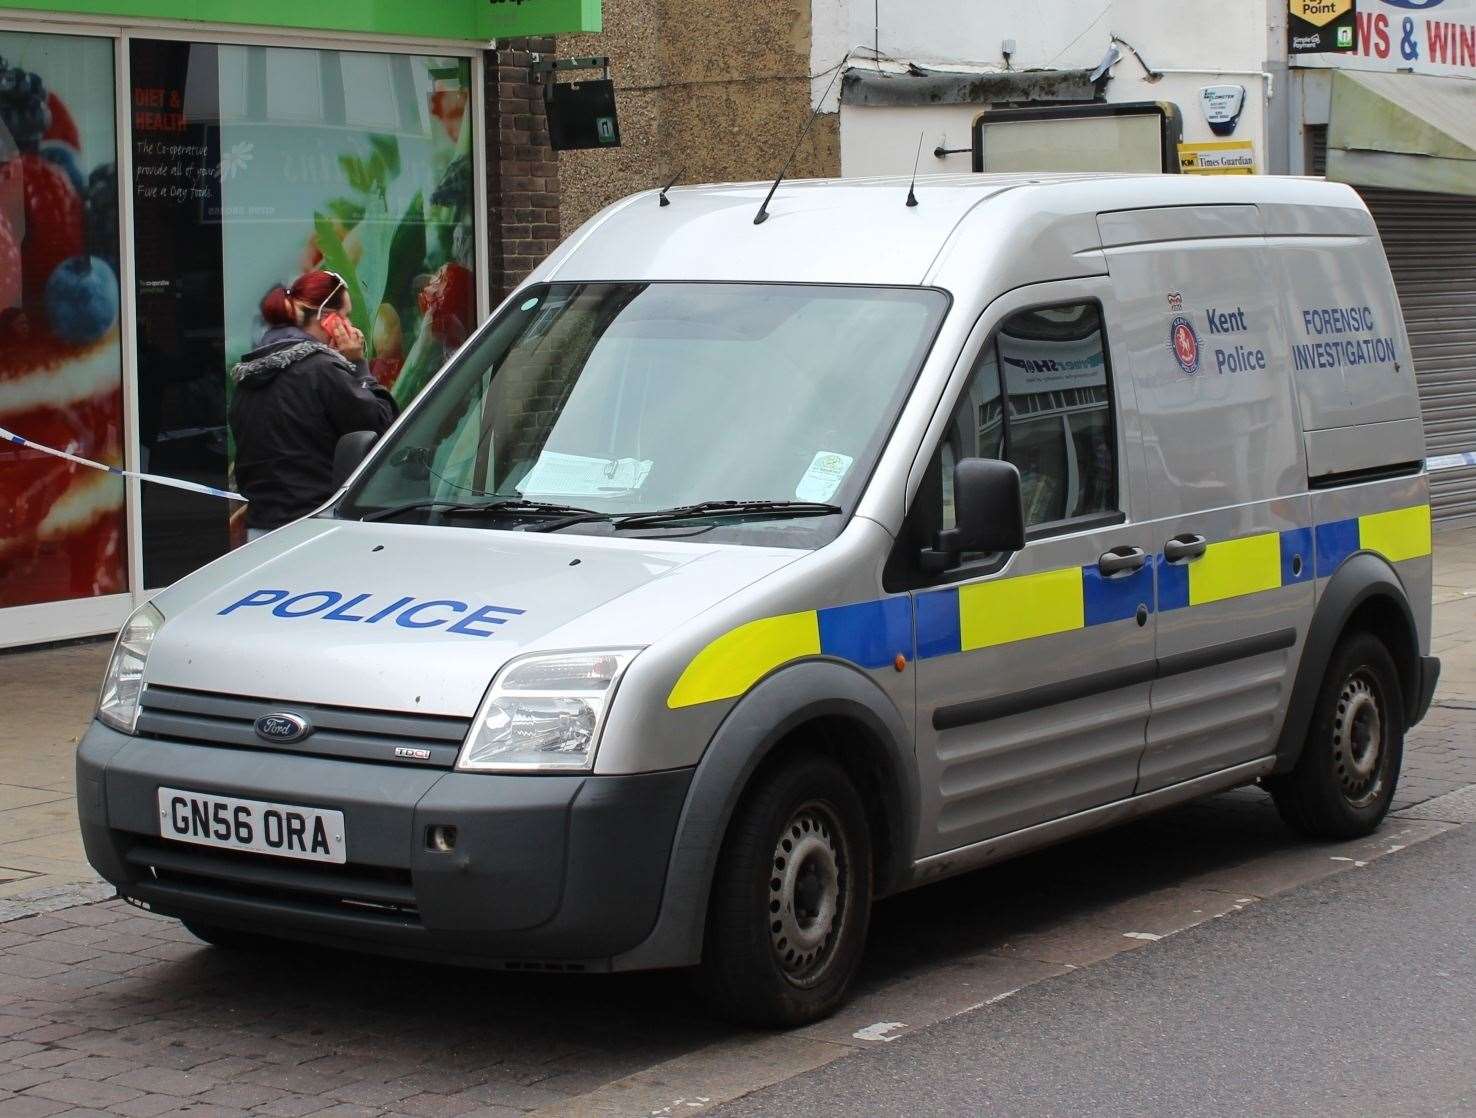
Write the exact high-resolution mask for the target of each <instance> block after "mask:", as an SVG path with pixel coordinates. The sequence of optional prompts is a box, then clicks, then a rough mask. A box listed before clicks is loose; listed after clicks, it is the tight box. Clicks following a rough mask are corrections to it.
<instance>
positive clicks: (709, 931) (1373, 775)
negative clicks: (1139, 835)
mask: <svg viewBox="0 0 1476 1118" xmlns="http://www.w3.org/2000/svg"><path fill="white" fill-rule="evenodd" d="M766 188H767V185H766V184H765V185H757V186H756V185H726V186H708V187H694V188H689V189H677V190H673V191H672V192H671V194H670V198H669V204H666V205H661V204H658V199H657V197H656V195H655V194H654V193H647V194H640V195H637V196H635V197H632V198H628V199H626V200H624V201H622V202H620V203H618V204H616V205H614V206H612V207H610V208H609V209H607V210H605V211H604V212H603V213H601V214H599V215H598V216H597V217H595V218H594V219H592V220H591V221H590V222H589V223H588V224H587V225H585V226H584V227H583V228H582V229H580V230H579V232H578V233H576V234H575V235H574V236H573V237H571V238H570V239H569V241H568V242H567V243H566V244H565V245H563V246H562V247H561V248H560V249H559V250H558V251H557V252H556V253H555V254H554V255H553V256H551V257H550V258H549V259H548V260H547V261H546V262H545V263H544V264H543V265H542V266H540V267H539V268H538V270H537V271H536V272H535V273H534V274H533V275H532V276H531V277H530V278H529V279H528V280H527V281H526V283H524V284H523V285H522V286H521V287H520V288H519V289H518V290H517V291H516V292H515V293H514V294H513V295H512V296H511V297H510V298H509V299H508V300H507V301H506V302H505V303H504V304H503V305H502V307H501V308H500V309H499V310H498V312H497V313H496V314H495V315H494V316H493V317H492V319H491V320H490V321H489V322H488V323H486V325H485V326H483V327H482V328H481V329H480V330H479V331H478V332H477V333H476V334H475V335H474V336H473V337H472V338H471V339H470V340H469V341H468V342H467V343H466V345H465V346H464V347H463V348H462V349H461V350H460V351H459V352H458V353H457V354H456V355H455V357H454V358H453V359H452V360H451V361H450V363H449V364H448V365H447V367H446V368H445V369H444V370H443V371H442V372H441V373H440V374H439V376H438V378H437V379H436V380H435V382H434V383H433V384H432V386H431V387H430V388H429V389H428V390H427V391H426V392H425V393H424V394H423V395H422V397H421V398H420V399H419V400H418V401H417V402H416V403H415V405H414V406H413V407H411V408H410V409H409V410H408V411H407V412H406V414H405V415H403V416H402V417H401V418H400V419H399V421H398V422H397V423H396V425H395V426H394V427H393V428H392V429H391V430H390V431H389V432H388V433H387V434H385V435H384V436H383V437H382V438H381V439H380V440H379V441H378V443H377V444H375V445H373V446H372V447H371V446H370V445H369V444H370V442H371V439H370V437H369V436H367V435H364V436H353V435H350V436H348V437H347V438H346V439H345V441H344V442H343V443H342V444H341V445H340V454H341V458H342V470H341V473H340V476H341V477H343V478H344V479H345V484H344V487H343V488H342V489H341V491H340V492H339V493H338V494H337V495H336V496H335V497H334V499H333V500H332V501H331V502H330V503H329V504H328V505H326V506H325V507H324V508H323V509H321V510H320V511H319V512H317V513H316V514H315V515H312V516H309V517H307V518H305V519H303V520H301V521H298V522H297V523H295V524H292V525H290V526H288V527H286V528H283V529H281V530H279V531H277V532H274V533H272V534H271V535H269V536H268V537H266V538H264V539H262V540H260V541H258V542H255V543H252V544H251V545H249V546H247V547H244V548H242V549H240V550H238V551H236V552H234V553H232V554H230V555H227V556H226V557H224V558H222V559H220V560H218V561H217V562H215V563H212V564H211V565H210V566H208V567H206V568H204V569H202V570H200V571H198V572H196V573H195V574H193V575H191V576H189V577H188V578H185V579H184V580H182V581H181V582H179V583H177V584H176V585H174V586H171V587H170V588H168V589H167V590H164V591H162V592H160V593H159V594H158V595H157V596H156V597H155V598H154V599H153V601H152V602H150V603H149V604H148V605H145V606H143V607H141V608H140V609H139V610H138V611H137V612H136V613H135V614H134V615H133V616H132V618H131V619H130V620H129V621H128V623H127V625H126V627H125V628H124V629H123V631H122V633H121V635H120V636H119V638H118V642H117V646H116V648H115V650H114V653H113V658H112V661H111V664H110V666H109V668H108V673H107V679H106V681H105V682H104V685H103V689H102V694H101V698H100V702H99V707H98V711H97V718H96V720H95V721H94V722H93V724H92V725H91V727H90V729H89V730H88V732H87V734H86V736H85V738H84V739H83V741H82V743H81V746H80V748H79V750H78V755H77V769H78V780H77V789H78V803H79V806H80V813H81V823H82V831H83V835H84V838H85V842H86V848H87V854H88V857H89V858H90V859H91V861H92V864H93V865H94V866H95V867H96V868H97V870H98V871H99V872H100V873H101V874H102V875H103V876H104V877H106V878H107V879H108V880H109V881H111V882H112V883H113V884H115V885H116V886H117V889H118V891H119V893H120V894H121V895H122V896H124V897H126V898H127V899H128V900H129V901H131V902H132V903H134V904H136V905H139V906H141V907H144V908H147V909H149V910H150V911H153V912H159V913H164V914H168V915H171V916H176V917H178V918H180V919H181V920H183V921H184V922H185V924H186V925H187V926H188V927H189V928H190V929H191V930H192V931H193V932H194V933H195V934H196V935H198V936H200V937H201V938H202V939H205V940H207V941H210V942H213V943H217V944H221V945H234V946H241V945H250V944H253V943H255V944H259V943H261V942H263V941H266V942H271V941H272V940H280V941H312V942H317V943H320V944H328V945H338V946H342V947H347V948H352V949H356V950H364V951H373V952H382V953H385V954H390V955H403V956H409V957H419V958H425V959H433V960H437V961H453V962H459V963H468V964H477V965H487V966H500V967H510V968H518V969H525V970H527V969H543V970H556V971H602V970H629V969H637V968H655V967H698V968H700V969H699V970H698V972H697V973H698V975H699V976H700V981H701V983H702V985H703V986H704V987H705V989H706V991H707V992H708V993H709V994H710V996H711V997H712V999H713V1000H714V1002H715V1004H716V1005H717V1006H718V1007H719V1008H720V1009H721V1010H722V1011H724V1012H726V1013H728V1014H730V1015H733V1016H735V1017H738V1018H741V1019H744V1020H748V1021H752V1022H757V1023H762V1024H769V1025H792V1024H796V1023H799V1022H804V1021H809V1020H813V1019H815V1018H818V1017H820V1016H822V1015H824V1014H826V1013H828V1012H830V1011H831V1010H833V1009H834V1008H835V1007H836V1006H837V1005H838V1004H839V1003H840V1001H841V999H842V998H843V997H844V994H845V991H846V987H847V984H848V983H849V982H850V980H851V978H852V976H853V974H854V973H855V970H856V967H857V964H858V962H859V960H860V958H861V954H862V950H863V947H864V942H865V939H866V933H867V923H868V914H869V910H870V907H871V903H872V901H873V900H874V899H876V898H878V897H882V896H886V895H888V894H893V893H897V892H899V891H902V890H906V889H909V888H912V887H914V886H917V885H921V884H923V883H926V882H929V881H935V880H938V879H940V878H943V877H946V876H949V875H951V874H957V873H961V872H964V871H967V870H970V869H973V868H975V867H978V866H982V865H985V864H987V863H990V862H993V861H996V860H998V859H1000V858H1004V857H1007V856H1009V855H1011V854H1015V853H1019V852H1021V851H1024V850H1029V849H1033V848H1036V847H1039V846H1042V845H1044V844H1047V843H1051V842H1055V841H1058V840H1061V839H1064V838H1068V837H1070V836H1073V835H1078V834H1081V833H1083V832H1085V831H1089V830H1091V829H1093V828H1099V827H1103V826H1106V825H1109V824H1112V823H1115V822H1119V821H1122V820H1125V819H1129V818H1132V817H1135V816H1138V815H1141V814H1143V813H1145V812H1150V811H1154V810H1157V809H1159V808H1163V807H1166V806H1169V805H1171V804H1176V803H1180V802H1182V801H1185V800H1188V799H1190V798H1192V797H1197V796H1202V795H1205V794H1207V793H1212V792H1217V791H1220V790H1222V789H1226V788H1231V787H1235V786H1237V785H1245V784H1251V783H1257V782H1258V783H1260V784H1261V785H1262V786H1263V787H1264V788H1266V789H1267V790H1268V791H1269V792H1270V794H1271V795H1272V796H1273V797H1274V798H1275V801H1276V804H1277V806H1278V807H1279V808H1280V810H1281V813H1282V815H1283V816H1284V817H1285V819H1286V821H1287V822H1288V823H1289V824H1290V825H1291V826H1292V827H1293V828H1294V829H1295V830H1297V831H1298V832H1301V833H1302V834H1306V835H1313V836H1318V837H1323V838H1347V837H1352V836H1358V835H1364V834H1367V833H1368V832H1370V831H1372V830H1373V829H1374V828H1375V827H1377V826H1378V824H1379V822H1380V820H1381V819H1382V818H1383V816H1384V814H1385V812H1386V811H1387V810H1388V807H1389V802H1390V798H1391V796H1392V795H1393V793H1394V787H1395V782H1396V780H1397V779H1398V776H1399V768H1400V758H1401V750H1402V743H1403V736H1404V733H1405V730H1406V729H1407V728H1408V727H1409V726H1411V725H1412V724H1414V723H1415V722H1417V721H1418V720H1419V719H1420V718H1421V717H1422V716H1423V715H1424V713H1425V711H1426V708H1427V707H1428V706H1429V703H1430V698H1431V694H1432V692H1433V690H1434V687H1435V681H1436V677H1437V675H1438V673H1439V663H1438V661H1437V660H1435V659H1434V658H1433V657H1431V656H1429V655H1428V653H1429V648H1430V595H1431V558H1430V510H1429V503H1428V502H1429V498H1428V491H1427V484H1426V480H1427V479H1426V474H1425V468H1424V462H1423V459H1424V440H1423V434H1422V431H1421V426H1420V412H1419V404H1418V400H1417V397H1416V391H1415V377H1414V367H1413V364H1412V362H1411V359H1410V354H1409V343H1408V340H1407V338H1406V336H1405V329H1404V325H1403V323H1402V321H1401V318H1400V311H1399V305H1398V302H1397V299H1396V296H1395V293H1394V288H1393V285H1392V283H1391V281H1390V277H1389V270H1388V266H1387V264H1386V262H1385V259H1384V254H1383V251H1382V249H1381V247H1380V244H1379V240H1378V235H1377V233H1376V232H1375V229H1374V225H1373V222H1372V221H1371V220H1370V218H1369V215H1368V213H1367V211H1366V210H1365V209H1364V206H1363V204H1362V203H1361V202H1360V201H1359V199H1358V197H1357V196H1356V195H1355V194H1354V193H1353V192H1352V191H1351V190H1349V189H1348V188H1346V187H1342V186H1336V185H1330V184H1325V183H1320V182H1314V181H1304V180H1295V179H1280V178H1263V177H1246V178H1218V179H1197V178H1190V177H1180V176H1157V177H1129V176H1125V177H1107V178H1104V177H1100V176H1069V175H1033V176H982V175H968V176H961V177H956V178H955V177H943V178H936V179H927V180H922V181H920V182H919V184H918V186H917V190H916V197H917V201H918V204H917V205H915V206H912V205H908V204H907V203H906V193H907V183H906V181H905V180H875V181H873V180H859V181H832V182H803V183H800V182H797V183H789V184H785V185H784V186H782V187H781V188H780V189H779V191H778V192H777V194H776V196H775V198H774V200H773V202H772V203H771V204H770V206H769V210H768V220H767V221H765V222H763V223H762V224H755V221H754V217H755V213H756V211H757V210H758V207H759V205H760V201H761V199H762V197H763V195H764V192H765V190H766Z"/></svg>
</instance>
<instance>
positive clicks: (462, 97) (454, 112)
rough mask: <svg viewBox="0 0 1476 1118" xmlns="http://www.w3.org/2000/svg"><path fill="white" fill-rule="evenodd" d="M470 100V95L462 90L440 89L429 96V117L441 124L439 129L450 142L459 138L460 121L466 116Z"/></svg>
mask: <svg viewBox="0 0 1476 1118" xmlns="http://www.w3.org/2000/svg"><path fill="white" fill-rule="evenodd" d="M470 100H471V94H470V93H468V92H467V91H466V90H464V89H440V90H437V91H436V92H435V93H432V94H431V98H430V111H431V116H433V117H435V118H436V119H437V120H439V121H440V122H441V127H442V128H444V129H445V130H446V135H447V136H449V137H450V138H451V139H452V140H457V139H460V137H461V121H462V118H463V117H465V116H466V106H467V103H468V102H469V101H470Z"/></svg>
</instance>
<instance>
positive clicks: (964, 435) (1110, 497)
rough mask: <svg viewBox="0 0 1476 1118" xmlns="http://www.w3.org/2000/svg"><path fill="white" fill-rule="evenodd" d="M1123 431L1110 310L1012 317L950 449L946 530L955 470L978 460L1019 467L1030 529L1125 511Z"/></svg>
mask: <svg viewBox="0 0 1476 1118" xmlns="http://www.w3.org/2000/svg"><path fill="white" fill-rule="evenodd" d="M1001 387H1003V389H1004V392H1005V394H1006V395H1007V398H1008V408H1007V410H1006V409H1004V408H1001V406H1000V391H1001ZM1113 432H1114V424H1113V421H1112V394H1111V384H1110V381H1109V379H1108V370H1107V352H1106V346H1105V343H1104V339H1103V335H1102V311H1101V307H1100V306H1099V305H1098V304H1097V303H1095V302H1081V303H1062V304H1058V305H1055V306H1050V307H1036V308H1033V309H1031V310H1028V311H1021V312H1020V313H1019V314H1015V315H1011V316H1010V317H1009V318H1007V319H1006V320H1005V321H1004V322H1003V323H1002V324H1001V325H1000V327H999V329H998V330H996V331H995V332H994V336H993V337H992V338H990V340H989V343H988V344H987V345H986V346H985V347H984V349H983V351H982V352H981V353H980V354H979V360H978V362H977V363H976V364H975V366H974V372H973V375H972V377H971V378H970V380H969V386H968V388H967V389H966V390H965V392H964V396H963V399H962V400H960V401H959V406H958V407H957V408H956V409H955V411H954V414H953V420H952V422H951V423H950V424H949V428H948V433H947V434H946V435H945V437H944V440H943V445H942V447H941V448H940V454H939V457H938V461H937V468H938V470H939V473H940V475H941V476H940V477H939V482H940V484H941V488H942V492H943V509H942V512H943V515H942V524H941V526H942V527H944V528H952V527H953V526H954V524H955V520H954V510H953V465H954V463H955V462H957V461H958V459H960V458H969V457H979V458H1003V459H1004V460H1005V461H1007V462H1012V463H1014V465H1015V466H1016V467H1017V468H1018V469H1019V471H1020V490H1021V497H1022V499H1023V501H1024V504H1025V527H1026V528H1027V529H1029V528H1038V527H1041V526H1042V525H1047V524H1057V523H1061V522H1064V521H1071V520H1076V519H1079V518H1081V517H1091V516H1100V515H1102V514H1103V513H1111V512H1115V511H1116V510H1117V472H1116V455H1115V453H1114V439H1113Z"/></svg>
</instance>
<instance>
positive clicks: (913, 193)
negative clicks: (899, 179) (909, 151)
mask: <svg viewBox="0 0 1476 1118" xmlns="http://www.w3.org/2000/svg"><path fill="white" fill-rule="evenodd" d="M922 142H923V134H922V133H921V132H919V133H918V134H917V154H916V155H914V156H913V157H912V181H911V182H910V183H908V184H907V204H908V206H915V205H917V161H918V160H919V159H921V158H922Z"/></svg>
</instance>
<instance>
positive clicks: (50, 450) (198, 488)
mask: <svg viewBox="0 0 1476 1118" xmlns="http://www.w3.org/2000/svg"><path fill="white" fill-rule="evenodd" d="M0 442H7V443H14V444H15V445H16V446H24V447H27V448H29V449H31V450H35V451H38V452H40V453H41V454H49V455H51V456H52V457H53V458H61V459H63V460H65V461H67V462H75V463H76V464H77V465H79V466H86V467H87V468H88V469H90V470H101V471H102V472H103V473H106V474H113V475H114V476H115V477H134V478H138V480H139V481H149V482H153V483H154V484H155V485H167V486H169V487H170V488H172V489H185V490H188V491H189V492H191V493H204V494H206V495H207V496H210V497H224V498H225V499H226V500H227V501H240V502H241V503H242V504H246V503H248V502H247V500H246V498H245V497H243V496H241V494H239V493H232V492H231V491H230V490H229V489H217V488H215V486H213V485H201V484H200V483H199V482H195V481H185V480H184V479H182V478H177V477H164V476H163V475H161V474H144V473H139V472H138V471H137V470H124V469H121V468H120V467H118V466H109V465H107V464H106V463H103V462H94V461H92V459H90V458H83V457H82V456H80V455H77V454H71V453H69V452H68V451H65V450H57V449H56V447H54V446H44V445H42V444H41V443H37V442H32V441H31V440H30V439H28V438H26V437H25V436H24V435H17V434H16V433H15V432H14V431H7V430H6V429H5V428H4V427H0Z"/></svg>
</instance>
